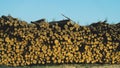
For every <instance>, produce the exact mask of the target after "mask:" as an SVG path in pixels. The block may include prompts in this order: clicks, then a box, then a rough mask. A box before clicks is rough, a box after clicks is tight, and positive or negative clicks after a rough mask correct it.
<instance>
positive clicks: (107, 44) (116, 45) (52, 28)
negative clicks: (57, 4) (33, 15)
mask: <svg viewBox="0 0 120 68" xmlns="http://www.w3.org/2000/svg"><path fill="white" fill-rule="evenodd" d="M63 63H102V64H103V63H110V64H115V63H117V64H119V63H120V23H118V24H107V23H106V22H105V21H104V22H97V23H93V24H91V25H89V26H80V25H78V24H75V23H72V22H71V21H70V20H62V21H53V22H49V23H47V22H46V21H45V20H44V19H41V20H39V21H35V22H32V23H29V24H28V23H27V22H25V21H20V20H18V19H17V18H13V17H11V16H2V17H1V18H0V65H8V66H24V65H34V64H63Z"/></svg>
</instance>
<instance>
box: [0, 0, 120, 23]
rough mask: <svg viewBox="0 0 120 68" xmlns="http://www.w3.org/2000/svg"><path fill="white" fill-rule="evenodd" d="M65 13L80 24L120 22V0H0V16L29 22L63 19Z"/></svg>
mask: <svg viewBox="0 0 120 68" xmlns="http://www.w3.org/2000/svg"><path fill="white" fill-rule="evenodd" d="M61 13H62V14H64V15H66V16H68V17H69V18H71V19H72V20H74V21H76V22H79V24H80V25H88V24H91V23H93V22H97V21H100V20H105V19H108V22H109V23H118V22H120V0H0V16H1V15H8V14H10V15H11V16H13V17H17V18H19V19H21V20H24V21H27V22H30V21H35V20H38V19H41V18H46V20H47V21H52V20H62V19H65V18H64V17H63V16H62V15H61Z"/></svg>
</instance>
